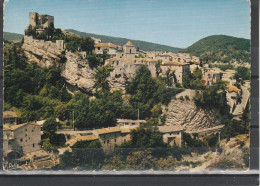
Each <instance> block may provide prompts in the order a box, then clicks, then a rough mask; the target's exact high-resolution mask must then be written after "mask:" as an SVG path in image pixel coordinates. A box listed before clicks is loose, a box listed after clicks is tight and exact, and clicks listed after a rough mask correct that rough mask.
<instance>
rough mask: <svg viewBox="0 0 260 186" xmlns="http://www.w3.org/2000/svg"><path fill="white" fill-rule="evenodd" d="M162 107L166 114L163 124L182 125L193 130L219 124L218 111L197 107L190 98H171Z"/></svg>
mask: <svg viewBox="0 0 260 186" xmlns="http://www.w3.org/2000/svg"><path fill="white" fill-rule="evenodd" d="M162 109H163V115H166V122H165V125H183V126H185V128H184V129H185V130H192V131H193V130H199V129H204V128H209V127H214V126H216V125H219V124H221V119H220V118H221V117H220V115H219V114H218V112H216V111H207V110H202V109H199V108H197V107H196V105H195V103H194V102H193V101H192V100H184V101H182V100H180V99H176V100H175V99H172V100H171V102H170V103H169V104H168V106H162Z"/></svg>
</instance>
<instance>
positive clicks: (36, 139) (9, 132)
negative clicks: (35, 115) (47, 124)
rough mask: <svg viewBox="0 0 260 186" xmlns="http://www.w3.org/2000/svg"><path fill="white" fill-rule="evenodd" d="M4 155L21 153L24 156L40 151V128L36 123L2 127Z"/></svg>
mask: <svg viewBox="0 0 260 186" xmlns="http://www.w3.org/2000/svg"><path fill="white" fill-rule="evenodd" d="M3 138H4V144H3V150H4V153H8V152H11V151H22V152H23V153H24V154H26V153H29V152H34V151H38V150H40V145H39V143H40V142H41V126H40V125H38V124H36V123H23V124H19V125H4V129H3Z"/></svg>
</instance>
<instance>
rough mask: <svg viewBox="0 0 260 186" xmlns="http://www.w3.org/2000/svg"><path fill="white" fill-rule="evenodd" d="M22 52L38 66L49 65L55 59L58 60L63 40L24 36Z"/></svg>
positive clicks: (62, 49) (62, 47) (62, 48)
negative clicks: (54, 40) (53, 40)
mask: <svg viewBox="0 0 260 186" xmlns="http://www.w3.org/2000/svg"><path fill="white" fill-rule="evenodd" d="M22 48H23V49H24V53H25V55H26V57H27V58H28V59H29V61H35V62H36V63H38V65H39V66H42V67H49V66H52V65H53V64H54V62H55V61H59V60H60V58H61V55H62V52H63V51H64V43H63V40H57V41H56V42H51V41H44V40H37V39H33V38H32V37H31V36H24V44H23V47H22Z"/></svg>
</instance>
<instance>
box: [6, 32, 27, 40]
mask: <svg viewBox="0 0 260 186" xmlns="http://www.w3.org/2000/svg"><path fill="white" fill-rule="evenodd" d="M22 38H23V34H16V33H11V32H4V40H7V41H13V40H21V39H22Z"/></svg>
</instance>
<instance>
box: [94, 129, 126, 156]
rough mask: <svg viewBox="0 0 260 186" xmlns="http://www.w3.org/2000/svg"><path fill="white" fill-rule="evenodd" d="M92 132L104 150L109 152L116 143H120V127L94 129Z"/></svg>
mask: <svg viewBox="0 0 260 186" xmlns="http://www.w3.org/2000/svg"><path fill="white" fill-rule="evenodd" d="M93 134H94V135H96V136H97V137H98V139H99V141H100V143H101V145H102V147H103V149H104V151H105V152H110V150H113V149H114V148H115V146H116V145H120V144H121V143H122V141H121V130H120V127H108V128H102V129H96V130H94V131H93Z"/></svg>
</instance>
